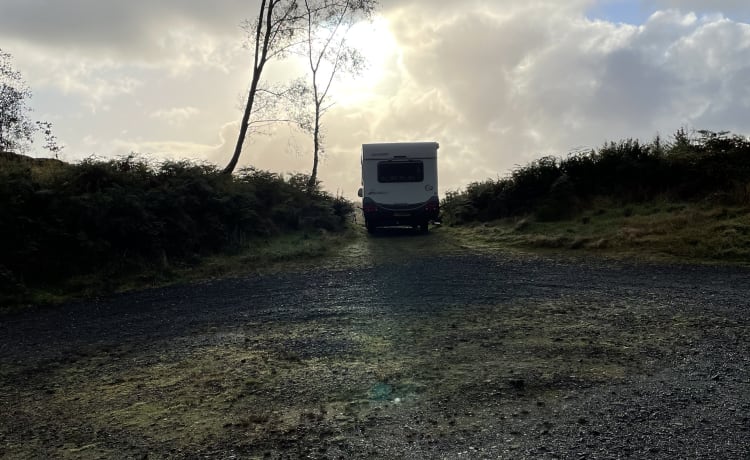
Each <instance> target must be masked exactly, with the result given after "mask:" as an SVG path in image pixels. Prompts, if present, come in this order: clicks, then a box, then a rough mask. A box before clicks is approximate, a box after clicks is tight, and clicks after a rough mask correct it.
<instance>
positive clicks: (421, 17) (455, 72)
mask: <svg viewBox="0 0 750 460" xmlns="http://www.w3.org/2000/svg"><path fill="white" fill-rule="evenodd" d="M617 1H620V0H617ZM606 3H616V1H615V0H611V1H610V0H572V1H566V2H561V1H559V0H504V1H503V2H497V1H490V0H467V1H461V2H458V1H455V0H407V1H404V0H382V2H381V4H382V8H381V10H380V17H379V18H378V21H376V24H375V25H374V26H373V27H376V29H377V30H379V34H380V35H378V36H375V37H372V38H369V41H368V39H367V38H365V39H363V38H362V37H360V38H359V39H360V42H362V40H365V43H367V46H366V47H365V49H367V50H370V51H371V52H372V53H373V55H374V56H375V59H374V62H373V67H371V68H370V69H369V70H368V71H367V75H366V76H365V78H362V79H360V80H358V79H356V78H349V77H347V78H345V79H342V80H341V81H340V82H337V83H336V86H335V87H334V89H333V91H334V94H336V95H337V97H339V98H340V99H338V100H337V104H336V105H335V106H334V107H333V108H332V109H331V110H330V111H329V112H328V113H327V114H326V117H325V118H324V120H323V123H324V127H325V130H326V131H325V132H326V157H325V160H324V163H323V164H322V166H321V178H322V179H323V180H324V182H325V183H326V185H327V186H328V187H330V189H334V190H335V189H336V188H340V189H342V190H346V191H347V193H348V194H349V195H348V196H350V197H351V194H353V193H355V192H356V188H357V186H358V183H359V171H358V164H359V163H358V162H359V149H360V147H359V146H360V144H362V143H365V142H376V141H399V140H400V141H406V140H435V141H438V142H440V144H441V149H440V164H441V189H442V190H445V189H454V188H458V187H462V186H464V185H465V184H467V183H468V182H470V181H473V180H482V179H485V178H487V177H497V176H502V175H504V174H507V173H508V171H510V170H512V169H513V168H514V167H515V166H516V165H523V164H526V163H527V162H528V161H530V160H533V159H535V158H538V157H539V156H541V155H546V154H554V155H565V154H566V153H567V152H569V151H571V150H574V149H578V148H581V147H589V148H590V147H598V146H599V145H601V144H602V143H603V142H605V141H609V140H619V139H622V138H626V137H636V138H640V139H643V140H650V139H651V138H652V137H653V136H655V135H656V134H657V133H660V134H661V135H662V136H664V137H668V136H669V135H670V134H671V133H672V132H674V131H675V130H676V129H678V128H679V127H681V126H688V127H695V128H698V129H704V128H705V129H714V130H725V129H729V130H732V131H734V132H739V133H747V132H748V131H750V129H749V128H750V126H748V120H750V87H748V85H747V83H746V82H747V81H749V80H750V26H748V25H747V24H745V23H743V22H742V20H743V19H746V18H747V17H748V16H747V15H748V14H750V12H749V11H748V10H749V9H750V4H748V3H747V2H745V1H721V0H719V1H716V2H710V4H709V2H704V1H697V0H696V1H691V0H684V1H677V0H641V1H640V2H639V4H638V5H639V7H640V8H642V9H643V10H644V11H648V12H650V13H652V14H650V15H648V14H644V16H643V17H647V18H648V19H646V20H643V21H638V22H642V23H641V24H639V25H628V24H626V23H625V22H627V21H616V20H612V21H607V20H602V19H600V20H591V19H588V18H587V16H586V13H587V12H588V11H591V9H592V8H594V7H596V6H597V5H605V4H606ZM605 6H606V5H605ZM613 11H614V10H613ZM256 12H257V2H253V1H251V2H246V1H244V0H222V1H218V2H205V1H202V0H165V1H162V2H152V1H146V0H133V1H131V2H101V1H94V0H69V1H66V2H55V1H51V0H3V1H2V3H1V4H0V40H2V42H3V45H4V49H6V51H10V52H11V53H12V54H13V55H14V57H15V58H16V62H18V64H19V68H21V70H23V71H24V75H25V76H26V77H27V78H28V80H29V83H30V85H31V86H32V89H33V90H34V91H35V93H37V94H38V95H43V96H44V97H45V98H44V99H41V100H40V103H41V110H40V112H42V113H61V114H64V116H61V117H58V118H56V119H55V123H56V125H57V126H60V127H61V128H62V129H63V131H64V132H67V133H68V136H70V137H69V138H65V139H63V141H64V142H65V143H66V144H68V145H69V146H70V147H69V148H68V149H66V151H67V152H73V151H74V150H75V148H76V147H75V145H76V142H77V143H78V145H79V146H80V147H79V148H80V149H81V150H82V151H84V153H101V154H105V153H108V152H111V153H112V154H115V153H117V154H123V153H125V154H126V153H129V152H130V151H140V152H150V153H152V154H154V155H163V156H165V157H170V158H172V157H184V156H194V157H196V158H202V159H208V160H209V161H212V162H215V163H217V164H219V165H223V164H225V163H226V162H227V161H228V159H229V157H230V155H231V152H232V151H233V149H234V141H235V139H236V132H237V122H238V120H239V117H240V112H239V111H238V110H237V100H238V99H239V95H240V93H241V92H242V91H243V90H245V88H246V87H247V84H248V81H249V71H248V61H249V56H248V55H247V52H246V51H244V50H242V49H241V46H240V45H241V44H242V43H241V42H242V38H243V33H242V32H241V31H240V29H239V27H238V25H239V24H240V22H241V21H242V20H243V19H246V18H252V17H253V16H254V15H255V14H256ZM364 37H367V35H364ZM268 70H269V73H268V76H269V77H271V76H273V77H274V78H275V79H279V80H284V79H286V78H288V77H289V76H296V74H297V70H298V68H297V67H296V66H295V65H293V64H285V65H277V66H274V67H269V68H268ZM35 102H36V101H35ZM52 102H57V103H58V105H56V106H53V105H52ZM44 104H47V105H46V106H45V105H44ZM93 113H95V114H96V116H92V114H93ZM73 121H75V123H79V124H80V126H77V127H76V128H75V129H74V128H70V127H66V126H65V123H73ZM123 131H127V133H130V134H123ZM76 133H77V134H76ZM90 133H95V136H91V137H89V138H88V143H86V142H83V141H82V140H83V139H84V137H85V136H86V135H87V134H90ZM75 136H77V138H76V137H75ZM310 150H311V141H309V139H308V138H306V137H300V136H299V135H298V134H294V133H290V131H288V130H287V129H286V128H279V129H278V130H276V131H275V132H274V133H272V135H271V136H268V137H255V138H253V139H251V140H250V143H249V144H248V146H247V147H246V151H245V153H244V154H243V158H242V160H241V164H243V165H248V164H253V165H255V166H258V167H263V168H271V169H273V170H276V171H307V170H309V168H310V165H311V162H312V160H311V156H310Z"/></svg>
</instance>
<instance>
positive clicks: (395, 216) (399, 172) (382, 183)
mask: <svg viewBox="0 0 750 460" xmlns="http://www.w3.org/2000/svg"><path fill="white" fill-rule="evenodd" d="M439 147H440V146H439V145H438V143H437V142H390V143H379V144H362V188H360V189H359V193H358V194H359V196H360V197H361V198H362V211H363V213H364V216H365V225H366V226H367V230H368V231H369V232H370V233H372V232H374V231H375V229H376V228H377V227H382V226H394V225H410V226H412V227H417V228H419V229H420V230H421V231H422V232H427V228H428V225H429V222H430V221H431V220H436V219H437V217H438V214H439V212H440V200H439V198H438V176H437V151H438V148H439Z"/></svg>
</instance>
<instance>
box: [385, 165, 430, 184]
mask: <svg viewBox="0 0 750 460" xmlns="http://www.w3.org/2000/svg"><path fill="white" fill-rule="evenodd" d="M423 180H424V167H423V166H422V162H421V161H394V162H390V161H383V162H380V163H378V182H422V181H423Z"/></svg>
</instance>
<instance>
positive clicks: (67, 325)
mask: <svg viewBox="0 0 750 460" xmlns="http://www.w3.org/2000/svg"><path fill="white" fill-rule="evenodd" d="M440 238H441V236H440V234H439V232H437V233H436V234H433V235H429V236H425V237H412V236H409V235H406V234H395V235H392V234H387V235H383V236H380V237H377V238H370V239H364V238H363V239H360V240H357V241H356V242H355V243H353V244H352V245H351V246H350V247H346V248H342V250H341V255H340V256H339V257H338V258H333V259H330V260H328V261H325V262H321V264H320V265H319V266H317V267H311V266H307V267H297V268H296V269H294V270H290V271H286V272H283V273H276V274H269V275H264V276H253V277H248V278H240V279H226V280H218V281H213V282H207V283H203V284H196V285H188V286H178V287H170V288H164V289H156V290H149V291H144V292H139V293H133V294H128V295H120V296H116V297H113V298H109V299H103V300H100V301H96V302H84V303H77V304H71V305H66V306H64V307H62V308H58V309H54V310H38V311H33V312H28V313H25V314H23V315H17V316H11V317H3V318H0V457H3V458H49V457H55V458H107V457H109V458H447V459H454V458H472V459H473V458H575V459H578V458H644V457H648V458H665V459H667V458H669V459H671V458H705V459H713V458H737V459H740V458H748V457H750V444H748V439H750V421H749V420H748V414H749V413H750V371H749V369H750V327H748V326H750V324H748V323H750V319H748V317H749V316H750V285H748V279H750V276H749V275H750V271H748V270H746V269H740V268H726V267H700V266H666V265H644V264H630V263H613V262H604V261H600V260H590V261H585V260H580V259H579V260H566V259H556V258H547V257H540V256H528V255H509V254H494V255H490V254H476V253H469V252H467V251H464V250H461V249H460V248H458V247H453V249H452V250H446V249H445V247H446V246H445V245H443V244H436V243H444V242H442V241H441V240H440ZM432 247H440V248H441V250H440V251H431V250H428V248H432Z"/></svg>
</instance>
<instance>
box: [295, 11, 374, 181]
mask: <svg viewBox="0 0 750 460" xmlns="http://www.w3.org/2000/svg"><path fill="white" fill-rule="evenodd" d="M376 6H377V0H304V11H305V17H306V24H305V32H306V43H305V47H304V48H305V54H306V57H307V62H308V65H309V70H310V86H311V89H312V90H311V91H310V92H309V94H310V95H311V97H312V99H311V103H312V107H313V116H312V120H311V123H310V124H309V125H308V129H309V130H310V131H311V132H312V137H313V166H312V172H311V173H310V180H309V182H308V187H309V188H310V189H313V188H314V187H315V186H316V185H317V180H318V179H317V178H318V163H319V161H320V155H321V153H322V152H323V151H324V145H323V140H324V135H323V130H322V118H323V115H324V114H325V113H326V111H328V109H330V108H331V107H332V105H333V104H332V103H329V102H328V96H329V95H330V89H331V85H332V83H333V81H334V78H335V77H336V76H337V75H338V74H339V73H341V72H345V73H350V74H358V73H360V72H361V70H362V69H363V67H364V63H365V60H364V58H363V56H362V54H361V53H360V52H359V51H358V50H357V49H356V48H353V47H351V46H350V45H349V44H348V43H347V40H346V38H347V34H348V32H349V30H350V29H351V28H352V26H354V24H356V23H357V22H359V21H361V20H363V19H366V18H369V17H370V16H371V14H372V12H373V10H374V9H375V7H376Z"/></svg>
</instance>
